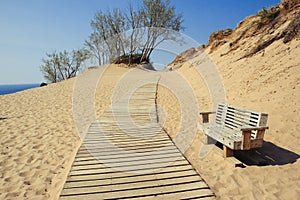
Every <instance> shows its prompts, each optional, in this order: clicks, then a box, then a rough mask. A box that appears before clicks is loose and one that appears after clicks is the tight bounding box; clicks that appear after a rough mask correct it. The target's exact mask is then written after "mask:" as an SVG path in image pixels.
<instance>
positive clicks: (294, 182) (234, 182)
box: [158, 1, 300, 199]
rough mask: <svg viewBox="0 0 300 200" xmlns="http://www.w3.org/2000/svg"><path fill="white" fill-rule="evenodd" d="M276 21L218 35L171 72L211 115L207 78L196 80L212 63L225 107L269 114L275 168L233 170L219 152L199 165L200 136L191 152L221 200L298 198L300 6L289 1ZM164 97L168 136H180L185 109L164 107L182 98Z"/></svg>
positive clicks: (268, 147) (254, 20)
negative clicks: (230, 105) (222, 87)
mask: <svg viewBox="0 0 300 200" xmlns="http://www.w3.org/2000/svg"><path fill="white" fill-rule="evenodd" d="M270 13H271V14H270V15H267V14H266V13H265V14H266V15H264V13H260V14H261V15H257V16H250V17H247V18H246V19H245V20H243V21H242V22H241V23H240V24H239V25H238V26H237V27H236V28H235V29H234V30H230V29H228V30H224V31H218V32H215V33H213V34H212V35H211V37H210V40H209V43H208V45H206V46H204V47H205V48H204V49H203V46H201V47H198V48H193V49H190V50H188V51H186V52H184V53H183V54H181V55H179V56H178V57H177V58H176V59H175V61H174V62H172V63H171V64H170V65H169V66H168V68H170V67H172V69H176V72H177V73H180V74H181V75H182V76H184V77H185V78H186V79H187V80H188V82H189V83H190V85H191V87H192V88H193V90H194V91H195V94H196V97H197V100H198V104H199V109H200V110H199V111H212V109H213V106H212V104H211V99H210V93H209V90H208V89H207V82H205V81H206V80H205V77H201V76H200V75H199V73H198V72H197V70H198V69H201V68H202V67H203V66H204V65H205V63H206V62H205V59H203V55H204V54H205V56H204V57H206V58H209V59H211V61H212V62H213V63H214V64H215V66H216V67H217V69H218V71H219V75H220V77H221V79H222V82H223V85H224V90H225V92H226V103H228V104H232V105H235V106H239V107H245V108H248V109H252V110H257V111H261V112H265V113H268V114H269V119H268V123H267V125H268V126H269V130H268V131H267V132H266V134H265V138H264V139H265V143H264V146H263V148H262V150H261V151H262V152H265V153H266V155H269V156H271V157H272V159H273V163H272V164H271V165H269V166H258V165H257V164H253V165H250V166H247V167H246V168H234V167H233V166H232V165H230V163H229V162H226V161H224V159H223V158H222V155H219V153H218V152H217V151H212V152H210V153H209V155H208V156H206V157H205V158H203V159H200V158H199V151H200V150H201V147H202V139H203V133H201V132H200V131H198V134H197V136H196V137H195V140H194V141H193V144H192V145H191V147H190V148H189V149H188V150H187V151H186V152H185V155H186V156H187V157H188V158H189V160H190V161H191V162H192V164H193V165H194V166H195V167H196V168H197V170H198V171H199V172H200V174H201V175H202V176H203V177H204V179H205V180H206V181H207V183H208V184H209V185H210V187H212V189H213V191H214V192H215V193H216V195H217V196H218V198H220V199H297V198H298V197H299V196H300V173H298V172H299V168H300V159H299V158H300V157H299V154H300V146H299V144H300V135H299V133H300V127H299V122H300V115H299V112H300V103H299V100H300V59H299V55H300V38H299V35H300V28H299V19H300V15H299V13H300V2H299V1H283V2H282V3H281V4H280V5H278V6H276V7H274V8H273V9H272V10H271V9H270ZM160 91H161V92H160V93H158V102H159V103H160V104H161V105H162V107H164V109H165V110H167V111H168V119H167V121H166V123H165V124H164V126H165V129H166V130H168V132H170V133H172V132H174V131H175V132H176V130H177V129H178V127H179V126H180V123H179V121H180V115H181V114H180V112H181V111H180V109H179V108H180V107H179V106H177V107H178V108H176V107H175V106H172V107H171V106H169V105H168V103H167V101H166V99H167V98H168V99H169V101H171V102H176V97H175V96H173V97H172V95H171V93H170V92H169V91H167V90H166V89H164V88H163V87H161V88H160ZM172 119H177V120H173V121H172ZM176 121H177V122H176ZM171 136H172V134H171ZM172 137H173V138H174V137H175V136H174V135H173V136H172Z"/></svg>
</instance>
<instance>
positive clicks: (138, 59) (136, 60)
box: [112, 54, 150, 65]
mask: <svg viewBox="0 0 300 200" xmlns="http://www.w3.org/2000/svg"><path fill="white" fill-rule="evenodd" d="M142 57H143V55H142V54H132V55H128V54H126V55H121V56H119V57H118V58H116V59H115V60H114V61H112V63H113V64H126V65H136V64H144V63H149V62H150V61H149V60H147V59H145V58H142Z"/></svg>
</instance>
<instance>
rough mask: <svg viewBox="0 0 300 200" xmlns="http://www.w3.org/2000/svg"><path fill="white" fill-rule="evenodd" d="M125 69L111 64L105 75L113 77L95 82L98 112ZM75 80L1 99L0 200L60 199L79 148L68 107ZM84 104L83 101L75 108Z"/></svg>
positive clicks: (85, 77)
mask: <svg viewBox="0 0 300 200" xmlns="http://www.w3.org/2000/svg"><path fill="white" fill-rule="evenodd" d="M102 68H104V67H102ZM100 70H102V69H100ZM98 71H99V69H90V70H88V71H87V72H86V73H84V74H83V75H82V76H80V79H81V80H83V81H84V80H86V81H88V80H89V79H90V77H91V74H95V73H98V74H100V73H99V72H98ZM126 71H128V69H125V68H120V67H116V66H111V67H108V68H107V69H106V70H105V71H104V72H103V74H113V76H111V75H110V76H105V78H103V79H101V78H100V79H99V82H96V88H97V91H95V92H94V93H93V94H96V96H95V99H96V101H94V99H92V101H94V102H96V104H95V105H96V106H97V109H96V113H99V114H100V113H102V112H103V111H104V110H105V109H107V108H108V107H109V105H110V100H111V99H110V97H111V94H112V91H113V88H114V86H115V84H116V82H117V81H118V79H119V78H120V76H121V75H122V74H124V73H125V72H126ZM75 82H76V79H70V80H67V81H64V82H61V83H58V84H51V85H48V86H47V87H43V88H36V89H30V90H27V91H22V92H19V93H15V94H10V95H4V96H0V118H1V120H0V153H1V154H0V199H57V198H58V196H59V194H60V191H61V189H62V187H63V185H64V182H65V179H66V176H67V174H68V172H69V169H70V167H71V164H72V162H73V159H74V157H75V154H76V152H77V149H78V147H79V145H80V144H81V141H80V137H79V134H78V131H77V127H76V124H75V122H74V118H73V108H72V106H73V102H74V99H73V93H74V86H76V84H75ZM79 83H80V82H79ZM97 84H98V87H97ZM92 86H93V85H91V84H84V87H83V88H80V87H79V89H78V88H77V90H79V92H83V91H81V89H82V90H90V89H91V87H92ZM88 101H90V99H87V97H82V98H80V99H79V101H78V102H77V105H84V102H88ZM84 114H85V113H83V115H84Z"/></svg>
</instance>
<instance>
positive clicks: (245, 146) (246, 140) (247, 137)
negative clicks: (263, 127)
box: [242, 130, 251, 150]
mask: <svg viewBox="0 0 300 200" xmlns="http://www.w3.org/2000/svg"><path fill="white" fill-rule="evenodd" d="M250 142H251V131H248V130H246V131H243V140H242V150H249V149H250V148H251V143H250Z"/></svg>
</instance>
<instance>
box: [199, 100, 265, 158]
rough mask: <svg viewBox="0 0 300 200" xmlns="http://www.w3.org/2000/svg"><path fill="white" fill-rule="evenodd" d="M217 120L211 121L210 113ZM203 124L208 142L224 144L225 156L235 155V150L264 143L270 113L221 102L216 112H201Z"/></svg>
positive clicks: (260, 145) (255, 146) (202, 128)
mask: <svg viewBox="0 0 300 200" xmlns="http://www.w3.org/2000/svg"><path fill="white" fill-rule="evenodd" d="M210 114H215V120H214V121H213V122H212V123H209V115H210ZM200 115H201V116H202V124H200V125H199V128H200V129H201V130H202V131H203V132H204V134H205V135H206V138H207V141H206V142H207V143H208V144H213V143H216V141H218V142H220V143H222V144H223V149H224V157H230V156H233V151H234V150H250V149H256V148H260V147H262V145H263V137H264V133H265V130H266V129H268V127H267V126H266V124H267V119H268V115H267V114H265V113H261V112H256V111H252V110H247V109H244V108H239V107H235V106H231V105H226V104H219V105H218V107H217V111H216V112H201V113H200Z"/></svg>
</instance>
